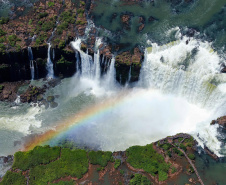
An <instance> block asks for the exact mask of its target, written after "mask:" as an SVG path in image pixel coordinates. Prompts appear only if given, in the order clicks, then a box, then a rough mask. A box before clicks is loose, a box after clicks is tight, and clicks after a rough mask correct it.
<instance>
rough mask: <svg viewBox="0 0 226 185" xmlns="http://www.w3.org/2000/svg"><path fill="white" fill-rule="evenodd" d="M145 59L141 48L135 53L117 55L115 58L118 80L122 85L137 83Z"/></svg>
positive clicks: (136, 49) (127, 52)
mask: <svg viewBox="0 0 226 185" xmlns="http://www.w3.org/2000/svg"><path fill="white" fill-rule="evenodd" d="M143 57H144V54H143V53H142V52H141V50H140V49H139V48H135V49H134V50H133V52H130V51H126V52H123V53H121V54H119V55H117V56H116V58H115V68H116V79H117V80H118V81H119V82H121V83H122V84H125V83H126V82H129V81H130V82H134V81H137V80H138V78H139V74H140V69H141V64H142V61H143ZM130 77H131V78H130ZM129 78H130V79H129Z"/></svg>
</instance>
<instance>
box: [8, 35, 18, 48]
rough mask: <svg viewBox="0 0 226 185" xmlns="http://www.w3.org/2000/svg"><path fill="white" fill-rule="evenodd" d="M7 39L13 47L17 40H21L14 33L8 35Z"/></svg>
mask: <svg viewBox="0 0 226 185" xmlns="http://www.w3.org/2000/svg"><path fill="white" fill-rule="evenodd" d="M8 41H9V44H10V45H11V46H12V47H14V46H15V45H16V42H17V41H21V39H20V38H18V37H17V36H16V35H9V36H8Z"/></svg>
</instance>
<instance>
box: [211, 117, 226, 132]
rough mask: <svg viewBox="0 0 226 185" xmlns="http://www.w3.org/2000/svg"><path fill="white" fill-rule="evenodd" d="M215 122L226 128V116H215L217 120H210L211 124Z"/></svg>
mask: <svg viewBox="0 0 226 185" xmlns="http://www.w3.org/2000/svg"><path fill="white" fill-rule="evenodd" d="M215 124H219V125H221V126H223V127H224V128H225V129H226V116H222V117H220V118H217V120H213V121H212V122H211V125H215Z"/></svg>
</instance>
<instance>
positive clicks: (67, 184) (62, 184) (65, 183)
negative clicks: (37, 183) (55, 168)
mask: <svg viewBox="0 0 226 185" xmlns="http://www.w3.org/2000/svg"><path fill="white" fill-rule="evenodd" d="M74 184H75V182H74V181H73V180H70V181H60V182H57V183H50V185H74Z"/></svg>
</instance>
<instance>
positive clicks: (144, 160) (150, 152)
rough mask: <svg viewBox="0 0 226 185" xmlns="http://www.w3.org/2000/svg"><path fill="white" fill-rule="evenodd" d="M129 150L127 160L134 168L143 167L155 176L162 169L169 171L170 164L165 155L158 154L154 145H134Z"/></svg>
mask: <svg viewBox="0 0 226 185" xmlns="http://www.w3.org/2000/svg"><path fill="white" fill-rule="evenodd" d="M126 151H127V156H128V158H127V162H128V163H130V165H132V166H133V167H134V168H137V169H143V170H144V171H146V172H148V173H150V174H152V175H153V176H155V175H156V174H158V173H159V171H161V170H165V172H168V169H169V165H168V164H167V163H166V162H165V161H164V157H163V156H162V155H160V154H158V153H157V152H156V151H155V150H154V149H153V145H152V144H149V145H146V146H133V147H130V148H129V149H127V150H126Z"/></svg>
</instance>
